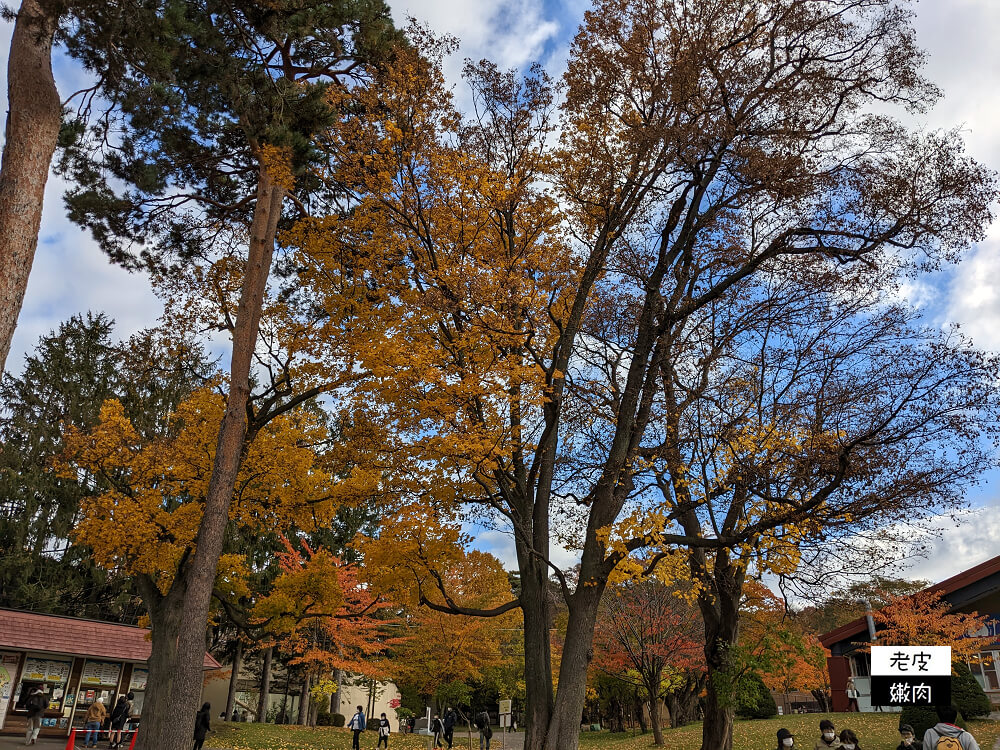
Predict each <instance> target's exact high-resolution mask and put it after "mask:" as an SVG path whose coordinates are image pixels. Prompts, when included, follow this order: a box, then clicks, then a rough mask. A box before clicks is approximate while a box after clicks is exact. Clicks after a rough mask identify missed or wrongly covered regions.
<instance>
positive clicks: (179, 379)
mask: <svg viewBox="0 0 1000 750" xmlns="http://www.w3.org/2000/svg"><path fill="white" fill-rule="evenodd" d="M208 369H209V368H208V363H207V361H206V358H205V356H204V354H203V352H201V351H200V350H199V349H198V348H197V347H191V346H186V345H183V344H181V345H175V346H174V348H173V354H172V356H170V357H166V356H164V348H163V345H162V341H161V340H160V338H159V337H158V336H157V334H156V333H155V332H152V331H149V332H144V333H141V334H137V335H136V336H133V337H132V338H131V339H130V340H128V341H126V342H117V341H115V340H114V339H113V323H112V322H111V321H110V320H108V319H107V318H106V317H104V316H103V315H96V316H95V315H90V314H88V315H87V316H74V317H72V318H71V319H69V320H68V321H66V322H65V323H62V324H61V325H60V326H59V328H58V329H57V330H55V331H52V332H51V333H50V334H48V335H47V336H43V337H42V338H41V339H40V340H39V343H38V346H37V347H36V350H35V353H34V354H32V355H29V356H28V357H26V358H25V363H24V368H23V371H22V372H21V374H20V375H13V374H10V373H8V374H6V375H4V376H3V379H2V381H0V541H2V546H3V548H4V550H5V554H4V555H3V556H2V559H0V591H2V594H0V604H3V605H5V606H26V607H29V608H30V609H38V610H41V611H48V612H54V613H58V614H69V615H77V616H88V617H97V618H102V619H112V620H119V619H124V620H128V621H134V620H135V619H136V618H137V617H138V616H139V614H140V610H139V604H138V602H137V601H136V600H135V591H134V588H133V587H132V586H130V585H128V582H127V581H123V580H121V579H120V577H118V576H117V575H116V574H115V572H114V571H104V570H102V569H100V568H98V567H97V566H95V565H94V561H93V558H92V556H91V555H90V554H89V552H88V551H87V550H86V549H85V548H82V547H80V546H77V545H75V544H73V543H72V541H71V539H70V532H71V531H72V529H73V527H74V526H75V524H76V523H77V521H78V520H79V517H80V505H81V502H82V501H83V499H84V498H85V497H88V496H91V495H93V494H95V493H96V492H99V491H100V490H101V489H102V485H101V484H100V483H99V482H96V483H81V482H78V481H76V478H75V477H74V478H71V479H67V478H64V477H60V476H58V475H57V474H56V473H55V472H54V471H52V463H53V461H54V460H55V459H56V458H57V457H58V456H59V455H60V454H61V453H62V451H63V447H64V446H63V440H62V430H63V428H64V427H65V426H66V425H73V426H75V427H77V428H80V429H87V428H89V427H92V426H93V425H94V424H96V422H97V420H98V414H99V410H100V407H101V404H102V403H103V402H104V401H105V400H107V399H109V398H117V399H120V400H121V402H122V404H123V407H124V409H125V411H126V413H127V414H128V415H129V417H130V418H131V419H132V420H133V421H134V423H135V424H136V425H137V426H138V429H140V430H141V431H142V433H143V434H144V435H146V436H149V437H151V436H153V435H155V434H158V433H159V432H162V431H163V430H164V429H165V428H166V414H168V413H169V412H170V411H171V410H172V409H174V408H176V406H177V405H178V404H179V402H180V401H181V400H182V399H183V398H185V397H186V396H187V395H189V394H190V393H191V391H192V390H194V389H195V388H196V387H198V386H200V385H201V384H202V382H203V380H202V378H204V377H206V376H207V373H208Z"/></svg>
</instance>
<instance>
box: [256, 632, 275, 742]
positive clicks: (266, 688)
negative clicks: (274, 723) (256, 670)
mask: <svg viewBox="0 0 1000 750" xmlns="http://www.w3.org/2000/svg"><path fill="white" fill-rule="evenodd" d="M273 651H274V649H273V648H272V647H271V646H268V647H267V651H265V652H264V663H263V664H262V665H261V668H260V698H258V699H257V719H256V720H257V723H258V724H259V723H263V722H265V721H267V712H268V709H269V708H270V707H271V700H270V697H271V654H272V653H273Z"/></svg>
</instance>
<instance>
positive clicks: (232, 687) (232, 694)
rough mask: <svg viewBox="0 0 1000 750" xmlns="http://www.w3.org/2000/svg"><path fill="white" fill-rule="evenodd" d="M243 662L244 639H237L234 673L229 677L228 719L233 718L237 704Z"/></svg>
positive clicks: (227, 696)
mask: <svg viewBox="0 0 1000 750" xmlns="http://www.w3.org/2000/svg"><path fill="white" fill-rule="evenodd" d="M242 662H243V641H236V655H235V656H234V657H233V673H232V675H231V676H230V678H229V693H228V694H227V695H226V721H232V719H233V707H234V706H235V705H236V683H237V682H239V679H240V665H241V663H242Z"/></svg>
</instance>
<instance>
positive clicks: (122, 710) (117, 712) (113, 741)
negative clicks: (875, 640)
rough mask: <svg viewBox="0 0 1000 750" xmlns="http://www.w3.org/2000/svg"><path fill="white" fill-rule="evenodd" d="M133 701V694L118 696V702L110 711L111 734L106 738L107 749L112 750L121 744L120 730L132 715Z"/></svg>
mask: <svg viewBox="0 0 1000 750" xmlns="http://www.w3.org/2000/svg"><path fill="white" fill-rule="evenodd" d="M133 700H135V693H128V694H127V695H119V696H118V702H117V703H115V707H114V708H113V709H111V732H110V734H109V736H108V748H110V749H111V750H113V749H114V748H117V747H120V746H121V744H122V730H123V729H124V728H125V722H126V721H128V717H129V716H131V715H132V701H133Z"/></svg>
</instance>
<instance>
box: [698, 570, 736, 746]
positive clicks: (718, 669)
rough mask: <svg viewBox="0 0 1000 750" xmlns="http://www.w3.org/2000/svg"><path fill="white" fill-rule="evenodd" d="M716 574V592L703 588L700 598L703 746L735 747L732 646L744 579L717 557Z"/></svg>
mask: <svg viewBox="0 0 1000 750" xmlns="http://www.w3.org/2000/svg"><path fill="white" fill-rule="evenodd" d="M720 557H721V555H720ZM713 575H714V578H715V591H714V596H713V595H712V594H711V593H708V592H705V591H703V593H702V595H701V596H702V601H701V602H700V603H701V604H702V607H701V609H702V615H703V617H704V619H705V659H706V662H707V664H708V682H707V686H706V687H707V689H706V694H705V721H704V725H703V730H702V750H732V747H733V707H732V700H731V695H732V688H733V678H734V675H733V665H732V663H731V649H732V647H733V646H735V645H736V643H737V640H738V638H739V625H740V618H739V601H740V595H741V593H742V589H743V581H742V575H741V574H739V573H737V572H736V571H734V570H733V568H732V567H731V566H730V565H729V564H728V562H719V561H718V560H717V561H716V568H715V570H714V571H713ZM709 598H710V599H711V601H709Z"/></svg>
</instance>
